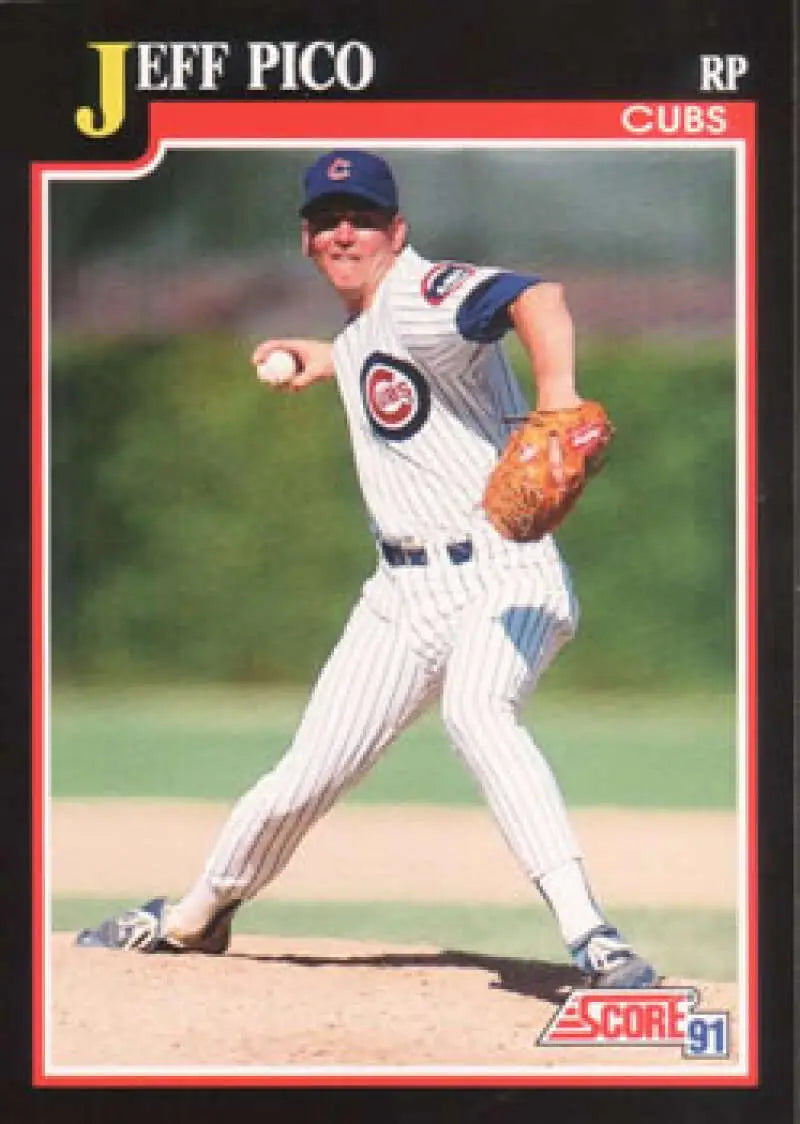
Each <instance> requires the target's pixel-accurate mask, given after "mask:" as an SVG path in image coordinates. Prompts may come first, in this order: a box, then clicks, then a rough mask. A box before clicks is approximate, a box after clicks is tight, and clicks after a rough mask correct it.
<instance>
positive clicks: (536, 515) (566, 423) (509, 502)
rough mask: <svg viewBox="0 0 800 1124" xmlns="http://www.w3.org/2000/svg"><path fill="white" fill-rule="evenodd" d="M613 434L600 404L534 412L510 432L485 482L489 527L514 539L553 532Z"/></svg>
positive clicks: (600, 461) (601, 460)
mask: <svg viewBox="0 0 800 1124" xmlns="http://www.w3.org/2000/svg"><path fill="white" fill-rule="evenodd" d="M613 436H614V427H613V426H612V424H611V422H610V421H609V420H608V415H607V414H606V412H605V410H604V409H603V407H602V406H601V405H600V403H599V402H582V403H581V404H580V405H579V406H573V407H571V408H569V409H565V410H534V411H533V412H532V413H531V414H529V415H528V416H527V418H525V419H523V422H522V425H520V426H519V427H518V428H517V429H516V430H515V431H514V432H513V433H512V434H511V437H510V438H509V440H508V444H507V445H506V447H505V449H504V450H503V452H502V454H501V455H500V459H499V460H498V462H497V464H496V465H495V467H494V469H493V470H492V474H491V476H490V477H489V480H488V483H487V485H486V491H485V492H484V496H483V506H484V508H485V510H486V514H487V515H488V517H489V520H490V522H491V523H492V525H493V526H494V527H495V528H496V530H498V531H499V532H500V534H501V535H503V536H504V537H505V538H507V539H513V540H514V541H515V542H531V541H532V540H535V539H540V538H542V536H543V535H546V534H547V532H548V531H553V530H555V528H556V527H558V526H559V524H560V523H561V522H562V521H563V520H564V518H565V516H566V515H567V513H568V512H569V511H570V510H571V508H572V507H573V505H574V504H575V502H576V501H577V499H578V497H579V496H580V494H581V492H582V491H583V489H584V488H585V486H586V481H587V479H588V477H589V476H591V475H593V474H594V473H595V472H597V471H599V469H600V468H602V466H603V463H604V460H605V456H604V454H605V450H606V448H607V447H608V444H609V442H610V441H611V438H612V437H613Z"/></svg>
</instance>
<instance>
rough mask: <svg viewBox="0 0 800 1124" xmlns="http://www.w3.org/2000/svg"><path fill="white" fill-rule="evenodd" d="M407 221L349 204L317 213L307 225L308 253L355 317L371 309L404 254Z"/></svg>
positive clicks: (330, 207)
mask: <svg viewBox="0 0 800 1124" xmlns="http://www.w3.org/2000/svg"><path fill="white" fill-rule="evenodd" d="M405 236H406V223H405V220H404V219H403V217H402V215H394V216H390V215H387V214H386V212H385V211H381V210H380V209H378V208H370V207H365V206H362V205H359V204H356V203H354V202H353V201H347V202H345V203H341V204H331V205H329V206H326V207H320V208H318V209H317V210H315V211H314V212H313V213H312V214H311V215H309V217H308V218H307V219H306V220H305V221H304V223H303V253H304V254H306V256H307V257H309V258H311V260H312V261H313V262H314V264H315V265H316V267H317V269H319V271H320V273H322V274H323V276H324V277H326V278H327V280H328V281H329V282H330V283H331V285H332V286H333V287H334V289H335V290H336V292H337V293H339V295H340V296H341V297H342V298H343V299H344V301H345V303H346V304H347V307H348V308H349V309H350V310H351V311H362V310H363V309H365V308H368V307H369V305H370V303H371V301H372V298H373V296H374V294H375V291H376V289H377V288H378V285H379V284H380V281H381V279H382V277H383V276H384V274H385V273H386V271H387V270H388V269H389V268H390V267H391V265H392V263H393V262H394V259H395V258H396V257H397V255H398V254H399V252H400V250H401V249H402V248H403V243H404V242H405Z"/></svg>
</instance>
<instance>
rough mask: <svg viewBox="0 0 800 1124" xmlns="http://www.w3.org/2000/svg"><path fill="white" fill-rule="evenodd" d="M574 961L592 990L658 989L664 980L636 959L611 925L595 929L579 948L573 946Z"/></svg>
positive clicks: (639, 959) (644, 963)
mask: <svg viewBox="0 0 800 1124" xmlns="http://www.w3.org/2000/svg"><path fill="white" fill-rule="evenodd" d="M570 953H571V955H572V960H573V962H574V964H575V965H576V967H577V968H579V969H580V971H581V972H583V974H584V976H585V977H586V982H587V983H588V984H589V986H590V987H596V988H646V987H657V986H658V984H659V981H660V980H661V976H660V975H659V974H658V972H657V971H656V970H655V968H654V967H653V966H652V964H649V963H648V962H647V961H646V960H645V959H644V958H643V957H641V956H639V955H637V953H635V952H634V951H633V949H632V948H631V946H630V945H629V944H628V943H627V941H625V940H624V939H623V937H622V936H621V935H620V933H619V930H618V929H615V928H614V927H613V926H611V925H601V926H599V927H598V928H597V929H592V931H591V932H590V933H587V934H586V936H585V937H583V938H582V939H581V940H580V941H579V942H578V944H576V945H571V946H570Z"/></svg>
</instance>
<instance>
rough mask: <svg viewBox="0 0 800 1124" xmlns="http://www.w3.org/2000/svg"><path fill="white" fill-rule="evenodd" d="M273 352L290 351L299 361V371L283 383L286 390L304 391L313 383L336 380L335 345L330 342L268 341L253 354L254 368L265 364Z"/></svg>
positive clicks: (304, 340) (264, 341)
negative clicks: (334, 364)
mask: <svg viewBox="0 0 800 1124" xmlns="http://www.w3.org/2000/svg"><path fill="white" fill-rule="evenodd" d="M273 351H289V352H291V353H292V355H294V356H295V358H296V359H297V365H298V371H297V374H296V375H293V376H292V377H291V379H289V380H288V381H287V382H285V383H283V384H282V386H283V388H285V389H286V390H303V389H305V387H307V386H311V384H312V383H315V382H320V381H322V380H323V379H332V378H334V376H335V374H336V372H335V369H334V366H333V344H332V343H331V342H330V340H308V339H268V340H263V341H262V342H261V343H260V344H259V345H258V347H256V349H255V351H254V352H253V355H252V358H251V362H252V363H253V365H254V366H256V367H257V366H258V364H259V363H263V362H264V360H265V359H266V358H267V356H268V355H271V354H272V352H273Z"/></svg>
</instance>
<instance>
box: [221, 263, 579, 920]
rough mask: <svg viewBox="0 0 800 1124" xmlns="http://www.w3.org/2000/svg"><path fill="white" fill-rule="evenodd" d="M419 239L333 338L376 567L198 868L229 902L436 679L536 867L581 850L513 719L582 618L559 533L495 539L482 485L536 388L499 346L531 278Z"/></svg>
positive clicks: (268, 866) (274, 865)
mask: <svg viewBox="0 0 800 1124" xmlns="http://www.w3.org/2000/svg"><path fill="white" fill-rule="evenodd" d="M536 280H537V279H536V278H528V279H520V278H518V277H516V275H510V274H504V273H503V271H499V270H494V269H485V268H476V267H473V266H469V265H462V264H459V263H449V262H446V263H433V262H430V261H427V260H425V259H424V258H422V257H421V256H420V255H419V254H417V253H416V251H415V250H413V249H412V248H410V247H406V248H405V249H404V250H403V251H402V252H401V253H400V255H399V256H398V257H397V259H396V260H395V262H394V265H393V266H392V268H391V269H390V270H389V272H388V273H387V274H386V275H385V276H384V278H383V280H382V281H381V284H380V287H379V289H378V291H377V293H376V296H375V299H374V301H373V302H372V304H371V306H370V307H369V308H368V309H366V310H365V311H363V312H361V313H360V314H359V315H357V316H356V317H355V318H354V319H352V320H351V322H349V323H348V324H347V326H346V327H345V328H344V330H343V331H342V332H341V333H340V335H339V336H338V337H337V339H336V341H335V344H334V352H333V355H334V362H335V367H336V376H337V382H338V386H339V390H340V393H341V397H342V401H343V403H344V408H345V412H346V417H347V424H348V426H349V430H350V437H351V441H352V446H353V451H354V456H355V463H356V469H357V472H358V477H359V481H360V484H361V488H362V491H363V494H364V499H365V503H366V505H367V508H368V511H369V515H370V519H371V524H372V528H373V531H374V534H375V538H376V552H377V565H376V570H375V572H374V574H373V575H372V576H371V577H370V578H369V579H368V580H367V581H366V583H365V585H364V587H363V590H362V594H361V597H360V599H359V601H358V603H357V604H356V606H355V608H354V609H353V612H352V614H351V616H350V619H349V621H348V622H347V625H346V627H345V629H344V632H343V634H342V636H341V639H340V640H339V642H338V644H337V645H336V647H335V649H334V651H333V652H332V654H331V656H330V658H329V659H328V661H327V663H326V665H325V666H324V668H323V670H322V672H321V674H320V676H319V678H318V680H317V682H316V684H315V686H314V688H313V691H312V694H311V698H310V700H309V703H308V706H307V708H306V710H305V713H304V715H303V717H302V720H301V723H300V726H299V728H298V730H297V733H296V735H295V737H294V739H293V741H292V743H291V745H290V746H289V748H288V750H287V752H286V753H285V755H284V757H283V758H282V760H281V761H280V762H279V764H278V765H277V766H276V768H275V769H273V770H272V771H271V772H270V773H268V774H266V775H265V776H264V777H262V778H261V780H259V781H258V782H257V783H256V784H255V786H254V787H253V788H252V789H251V790H250V791H249V792H247V793H246V794H245V795H244V796H243V797H242V798H241V800H239V802H238V803H237V804H236V805H235V807H234V809H233V811H232V813H231V816H230V818H229V820H228V822H227V824H226V825H225V827H224V828H223V831H222V833H221V835H220V837H219V839H218V840H217V842H216V844H215V846H214V848H213V850H212V853H211V854H210V856H209V859H208V862H207V865H206V871H205V877H206V880H207V882H208V884H209V885H210V886H211V887H212V888H213V889H214V892H215V894H216V896H217V898H218V900H219V901H220V902H224V901H226V900H234V899H247V898H250V897H252V896H253V895H255V894H256V893H257V892H258V891H259V890H260V889H261V887H263V886H264V885H265V884H266V883H267V882H269V881H270V880H271V879H273V878H274V877H275V876H276V875H277V874H278V873H279V872H280V870H281V869H282V868H283V866H284V865H285V864H286V863H287V862H288V861H289V859H290V858H291V855H292V853H293V852H294V850H295V848H296V847H297V845H298V844H299V843H300V841H301V840H302V838H303V836H304V835H305V833H306V832H307V831H308V829H309V828H310V827H311V826H312V824H313V823H314V821H315V820H317V819H318V818H319V817H320V816H322V815H323V814H324V813H325V812H326V811H327V810H328V809H329V808H330V806H331V805H332V804H333V802H334V801H335V800H336V799H337V798H338V797H339V796H341V794H342V793H343V792H344V791H345V790H346V789H347V788H348V787H349V786H351V785H353V784H354V783H355V782H356V781H358V780H359V779H360V778H361V777H362V776H363V775H364V774H365V773H366V771H367V770H368V769H369V768H370V766H371V765H372V764H373V763H374V762H375V760H376V759H377V757H378V756H379V754H380V753H381V751H382V750H383V749H384V748H385V747H386V746H387V745H388V744H389V743H390V742H391V741H392V740H393V739H394V738H396V737H397V735H398V734H399V733H400V732H401V731H402V730H403V729H404V728H405V727H406V726H407V725H408V724H409V722H411V721H412V720H413V718H414V717H415V716H416V715H417V714H418V713H419V712H420V710H421V709H422V708H423V707H424V706H425V705H426V704H427V703H429V702H430V701H431V700H432V699H434V698H436V697H438V698H439V700H440V703H441V711H442V717H443V720H444V724H445V727H446V730H447V733H448V735H449V737H450V739H451V741H452V744H453V746H454V748H455V751H456V752H457V754H458V755H459V757H460V758H461V759H462V761H463V762H464V763H465V765H466V766H467V767H468V769H469V770H470V771H471V773H472V775H473V776H474V778H475V780H476V782H477V784H478V785H479V786H480V789H481V791H482V793H483V795H484V797H485V798H486V801H487V803H488V806H489V807H490V809H491V811H492V814H493V816H494V818H495V820H496V822H497V824H498V826H499V828H500V830H501V831H502V833H503V835H504V837H505V839H506V841H507V843H508V845H509V847H510V848H511V850H512V852H513V853H514V855H515V856H516V858H517V859H518V861H519V862H520V864H521V865H522V867H523V869H524V870H525V872H526V873H527V874H528V876H529V877H530V878H531V879H532V880H535V879H538V878H539V877H540V876H542V875H543V874H546V873H547V872H549V871H552V870H555V869H556V868H559V867H562V866H563V864H564V863H566V862H568V861H569V860H570V859H572V858H575V857H579V854H580V852H579V848H578V845H577V843H576V840H575V838H574V836H573V833H572V830H571V828H570V825H569V822H568V819H567V814H566V809H565V807H564V803H563V799H562V796H561V793H560V791H559V788H558V785H557V783H556V780H555V778H554V776H553V774H552V772H551V770H550V767H549V766H548V764H547V762H546V761H545V759H544V757H543V756H542V754H541V753H540V751H539V749H538V748H537V746H536V745H535V743H534V742H533V740H532V738H531V736H530V734H529V733H528V732H527V731H526V730H525V728H524V727H523V726H522V725H521V724H520V722H519V721H518V709H519V704H520V702H521V700H522V699H523V698H524V696H525V694H526V693H527V692H528V691H529V690H530V689H531V688H532V687H533V686H534V685H535V683H536V681H537V679H538V677H539V676H540V674H541V673H542V671H543V670H544V669H545V668H546V667H547V665H548V663H549V662H550V661H551V660H552V658H553V656H554V655H555V653H556V652H557V650H558V649H559V647H560V646H561V645H562V644H563V643H564V642H565V641H566V640H567V639H568V638H569V637H570V636H571V635H572V634H573V632H574V629H575V626H576V623H577V605H576V602H575V599H574V597H573V594H572V590H571V587H570V581H569V576H568V573H567V570H566V567H565V565H564V563H563V561H562V559H561V557H560V555H559V552H558V550H557V548H556V545H555V543H554V542H553V540H552V539H551V538H550V537H546V538H545V539H543V540H542V541H541V542H538V543H528V544H517V543H511V542H508V541H506V540H504V539H502V538H501V537H500V536H499V535H498V534H497V533H496V532H495V531H494V529H493V528H492V527H491V526H490V524H489V523H488V521H487V520H486V518H485V517H484V515H483V513H482V510H481V507H480V498H481V495H482V492H483V489H484V486H485V482H486V478H487V475H488V473H489V471H490V469H491V467H492V466H493V464H494V463H495V461H496V459H497V455H498V452H499V450H500V449H501V448H502V447H503V445H504V444H505V442H506V440H507V437H508V433H509V421H508V418H509V416H513V415H519V414H521V413H524V412H525V409H526V405H525V400H524V398H523V397H522V395H521V392H520V390H519V387H518V385H517V382H516V379H515V377H514V375H513V373H512V372H511V370H510V368H509V366H508V364H507V362H506V360H505V358H504V356H503V353H502V351H501V348H500V345H499V342H498V340H499V337H500V336H501V335H502V334H503V331H504V330H505V328H506V327H507V326H508V323H507V321H505V322H504V321H503V317H502V314H501V311H499V310H501V309H502V307H504V301H505V300H506V299H507V298H508V299H510V297H509V294H511V295H512V296H513V295H514V294H515V293H517V292H519V291H521V290H522V288H524V287H527V286H528V285H530V284H534V283H536Z"/></svg>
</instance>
